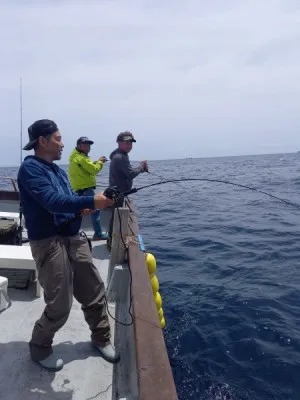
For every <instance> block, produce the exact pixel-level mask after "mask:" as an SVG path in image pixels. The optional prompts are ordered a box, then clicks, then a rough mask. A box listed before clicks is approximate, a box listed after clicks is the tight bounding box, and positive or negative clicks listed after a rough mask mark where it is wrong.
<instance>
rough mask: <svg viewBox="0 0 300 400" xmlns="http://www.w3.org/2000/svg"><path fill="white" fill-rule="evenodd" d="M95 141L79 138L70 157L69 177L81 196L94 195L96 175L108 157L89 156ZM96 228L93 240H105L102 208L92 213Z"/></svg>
mask: <svg viewBox="0 0 300 400" xmlns="http://www.w3.org/2000/svg"><path fill="white" fill-rule="evenodd" d="M92 144H94V142H93V141H92V140H90V139H88V138H87V137H85V136H82V137H80V138H79V139H78V140H77V146H76V148H75V149H74V150H73V151H72V153H71V155H70V157H69V162H70V164H69V179H70V183H71V186H72V188H73V190H74V191H75V192H76V193H77V194H78V195H79V196H94V194H95V189H96V175H97V174H98V173H99V172H100V171H101V170H102V168H103V165H104V163H105V161H107V160H106V157H104V156H102V157H100V158H99V160H97V161H95V162H94V161H92V160H91V159H90V157H89V156H88V154H89V152H90V150H91V145H92ZM91 220H92V224H93V228H94V236H93V240H105V239H107V234H106V233H103V232H102V228H101V220H100V210H96V211H95V212H93V213H92V214H91Z"/></svg>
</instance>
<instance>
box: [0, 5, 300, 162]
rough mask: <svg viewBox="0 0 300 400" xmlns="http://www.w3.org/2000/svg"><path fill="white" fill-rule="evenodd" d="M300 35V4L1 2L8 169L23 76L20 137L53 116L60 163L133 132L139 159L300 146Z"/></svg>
mask: <svg viewBox="0 0 300 400" xmlns="http://www.w3.org/2000/svg"><path fill="white" fill-rule="evenodd" d="M299 43H300V1H299V0H282V1H277V0H263V1H262V0H243V1H238V0H226V1H225V0H211V1H209V2H208V1H206V0H185V1H183V0H164V1H162V0H160V1H157V0H134V1H133V0H97V1H88V0H85V1H79V0H78V1H75V0H73V1H60V0H52V1H50V0H49V1H43V0H39V1H35V2H33V1H25V0H22V1H16V0H9V1H8V0H2V1H1V2H0V50H1V56H0V83H1V84H0V107H1V116H0V136H1V143H2V146H1V147H0V165H1V166H5V165H7V166H12V165H19V163H20V157H21V152H20V130H21V128H20V104H19V97H20V95H19V85H20V76H21V77H22V86H23V91H22V92H23V124H22V131H23V135H22V141H23V145H25V143H26V142H27V139H28V133H27V128H28V126H29V125H30V124H31V123H33V122H34V121H35V120H38V119H41V118H49V119H53V120H54V121H55V122H56V123H57V125H58V127H59V129H60V131H61V133H62V136H63V140H64V144H65V148H64V154H63V158H62V163H67V162H68V157H69V154H70V153H71V151H72V150H73V148H74V146H75V142H76V140H77V138H78V137H80V136H88V137H90V138H91V139H93V140H94V141H95V144H94V146H93V148H92V151H91V157H92V158H95V159H96V158H98V157H100V156H102V155H106V156H107V157H108V156H109V154H110V152H111V151H112V150H114V148H115V147H116V136H117V134H118V133H119V132H121V131H124V130H130V131H131V132H133V134H134V135H135V137H136V140H137V143H135V145H134V149H133V151H132V153H131V158H132V159H133V160H142V159H147V160H159V159H170V158H185V157H215V156H228V155H243V154H246V155H248V154H266V153H282V152H295V151H298V150H300V134H299V133H300V112H299V111H300V45H299ZM27 154H31V152H25V151H24V152H23V154H22V156H23V157H24V156H26V155H27Z"/></svg>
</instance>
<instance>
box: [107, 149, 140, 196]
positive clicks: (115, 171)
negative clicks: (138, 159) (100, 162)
mask: <svg viewBox="0 0 300 400" xmlns="http://www.w3.org/2000/svg"><path fill="white" fill-rule="evenodd" d="M110 160H111V162H110V166H109V186H116V187H117V188H118V190H119V191H120V192H125V191H126V190H130V189H131V188H132V184H133V179H134V178H135V177H136V176H138V175H139V174H140V173H141V172H142V170H141V168H140V167H138V168H132V166H131V164H130V161H129V157H128V154H127V153H123V152H122V151H120V150H119V149H116V150H114V151H113V152H112V153H111V155H110Z"/></svg>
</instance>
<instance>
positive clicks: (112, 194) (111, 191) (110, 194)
mask: <svg viewBox="0 0 300 400" xmlns="http://www.w3.org/2000/svg"><path fill="white" fill-rule="evenodd" d="M149 173H150V172H149ZM191 181H192V182H211V183H222V184H225V185H231V186H236V187H239V188H242V189H247V190H251V191H253V192H257V193H261V194H263V195H265V196H268V197H270V198H273V199H275V200H278V201H280V202H282V203H284V204H286V205H289V206H292V207H294V208H297V209H298V210H300V205H298V204H295V203H292V202H291V201H288V200H285V199H282V198H280V197H277V196H275V195H273V194H271V193H267V192H265V191H263V190H261V189H257V188H254V187H251V186H247V185H242V184H240V183H235V182H231V181H228V180H222V179H210V178H181V179H167V180H161V181H160V182H155V183H150V184H148V185H144V186H140V187H137V188H132V189H130V190H127V191H125V192H120V191H119V190H118V189H117V188H116V187H115V186H113V187H109V188H107V189H106V190H105V191H104V193H103V194H104V196H106V197H107V198H109V199H111V200H114V201H115V202H116V201H118V199H120V198H123V197H126V196H129V195H131V194H134V193H137V192H139V191H140V190H144V189H149V188H151V187H154V186H159V185H165V184H167V183H179V182H191Z"/></svg>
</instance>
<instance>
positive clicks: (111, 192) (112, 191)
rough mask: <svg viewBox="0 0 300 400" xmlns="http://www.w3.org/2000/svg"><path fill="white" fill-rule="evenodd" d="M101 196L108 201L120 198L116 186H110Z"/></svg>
mask: <svg viewBox="0 0 300 400" xmlns="http://www.w3.org/2000/svg"><path fill="white" fill-rule="evenodd" d="M103 195H104V196H105V197H107V198H108V199H111V200H117V199H118V198H119V197H120V195H121V192H120V191H119V190H118V188H117V187H116V186H111V187H108V188H107V189H105V190H104V192H103Z"/></svg>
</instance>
